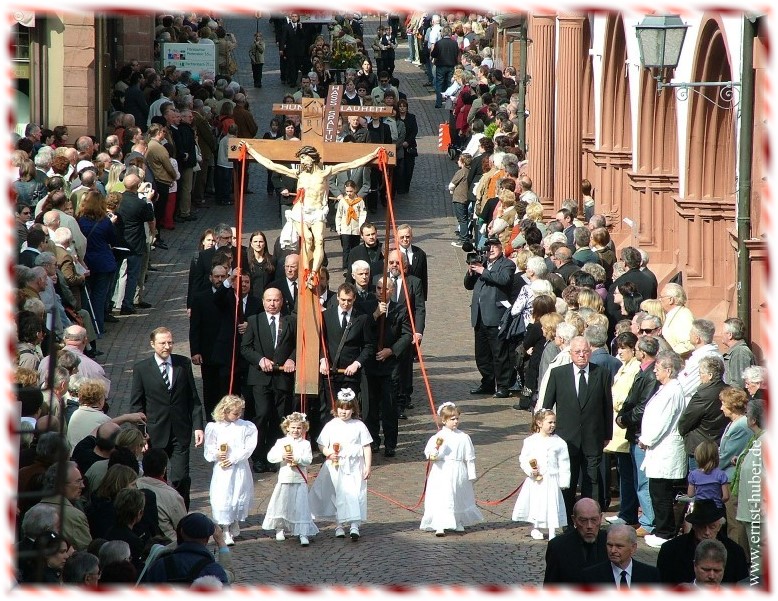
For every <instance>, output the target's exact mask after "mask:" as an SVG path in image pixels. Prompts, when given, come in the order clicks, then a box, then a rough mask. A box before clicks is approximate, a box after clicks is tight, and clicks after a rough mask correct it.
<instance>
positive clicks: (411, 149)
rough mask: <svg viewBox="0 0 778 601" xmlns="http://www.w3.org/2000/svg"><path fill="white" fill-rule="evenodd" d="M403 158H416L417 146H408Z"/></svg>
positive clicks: (417, 154) (417, 153)
mask: <svg viewBox="0 0 778 601" xmlns="http://www.w3.org/2000/svg"><path fill="white" fill-rule="evenodd" d="M405 156H409V157H417V156H419V148H418V147H417V146H408V148H406V149H405Z"/></svg>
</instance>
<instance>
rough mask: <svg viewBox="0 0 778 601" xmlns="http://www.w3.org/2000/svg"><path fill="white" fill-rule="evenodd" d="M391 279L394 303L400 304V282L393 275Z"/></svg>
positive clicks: (397, 277)
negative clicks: (392, 281)
mask: <svg viewBox="0 0 778 601" xmlns="http://www.w3.org/2000/svg"><path fill="white" fill-rule="evenodd" d="M392 279H393V280H394V299H393V300H394V301H395V302H397V303H399V302H400V282H399V279H400V277H399V276H396V275H393V276H392Z"/></svg>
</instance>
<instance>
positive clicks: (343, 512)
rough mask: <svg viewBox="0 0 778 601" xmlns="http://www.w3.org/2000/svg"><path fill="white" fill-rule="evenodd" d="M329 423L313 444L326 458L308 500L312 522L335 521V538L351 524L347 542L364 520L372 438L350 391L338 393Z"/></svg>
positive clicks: (357, 534)
mask: <svg viewBox="0 0 778 601" xmlns="http://www.w3.org/2000/svg"><path fill="white" fill-rule="evenodd" d="M332 414H333V415H334V416H335V418H336V419H332V420H330V421H329V422H327V424H326V425H325V426H324V428H322V430H321V434H319V438H318V439H317V440H316V443H317V444H318V445H319V449H320V450H321V452H322V454H323V455H324V456H325V457H326V461H325V462H324V465H323V466H322V469H321V471H320V472H319V475H318V476H317V477H316V481H315V482H314V483H313V486H312V487H311V492H310V496H309V500H310V503H311V512H312V513H313V516H314V518H315V519H319V518H321V519H323V520H331V521H335V523H336V524H337V527H336V528H335V536H336V537H337V538H345V536H346V531H345V527H346V524H351V528H350V530H349V534H350V536H351V540H353V541H357V540H359V524H360V523H362V522H364V521H366V520H367V479H368V478H369V477H370V466H371V464H372V461H373V454H372V450H371V448H370V443H371V442H373V438H372V437H371V436H370V432H368V431H367V427H366V426H365V424H363V423H362V422H361V421H360V420H359V419H358V418H359V408H358V405H357V402H356V395H355V394H354V391H353V390H351V389H350V388H344V389H342V390H341V391H340V392H339V393H338V400H337V402H336V404H335V408H334V409H333V410H332Z"/></svg>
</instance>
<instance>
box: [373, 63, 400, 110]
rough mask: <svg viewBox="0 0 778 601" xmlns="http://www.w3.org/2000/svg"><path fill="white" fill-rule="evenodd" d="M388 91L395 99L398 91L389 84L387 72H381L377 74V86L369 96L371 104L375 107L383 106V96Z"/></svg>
mask: <svg viewBox="0 0 778 601" xmlns="http://www.w3.org/2000/svg"><path fill="white" fill-rule="evenodd" d="M389 90H391V91H392V92H394V98H395V99H397V97H398V96H399V91H398V90H397V88H395V87H394V86H393V85H392V84H391V81H390V75H389V73H388V72H387V71H381V72H380V73H379V74H378V85H377V86H376V87H374V88H373V90H372V91H371V92H370V96H371V97H372V98H373V104H374V105H375V106H383V104H384V94H386V92H388V91H389Z"/></svg>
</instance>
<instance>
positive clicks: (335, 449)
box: [332, 442, 340, 467]
mask: <svg viewBox="0 0 778 601" xmlns="http://www.w3.org/2000/svg"><path fill="white" fill-rule="evenodd" d="M332 452H333V453H335V459H333V460H332V465H333V467H338V453H340V443H339V442H334V443H332Z"/></svg>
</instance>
